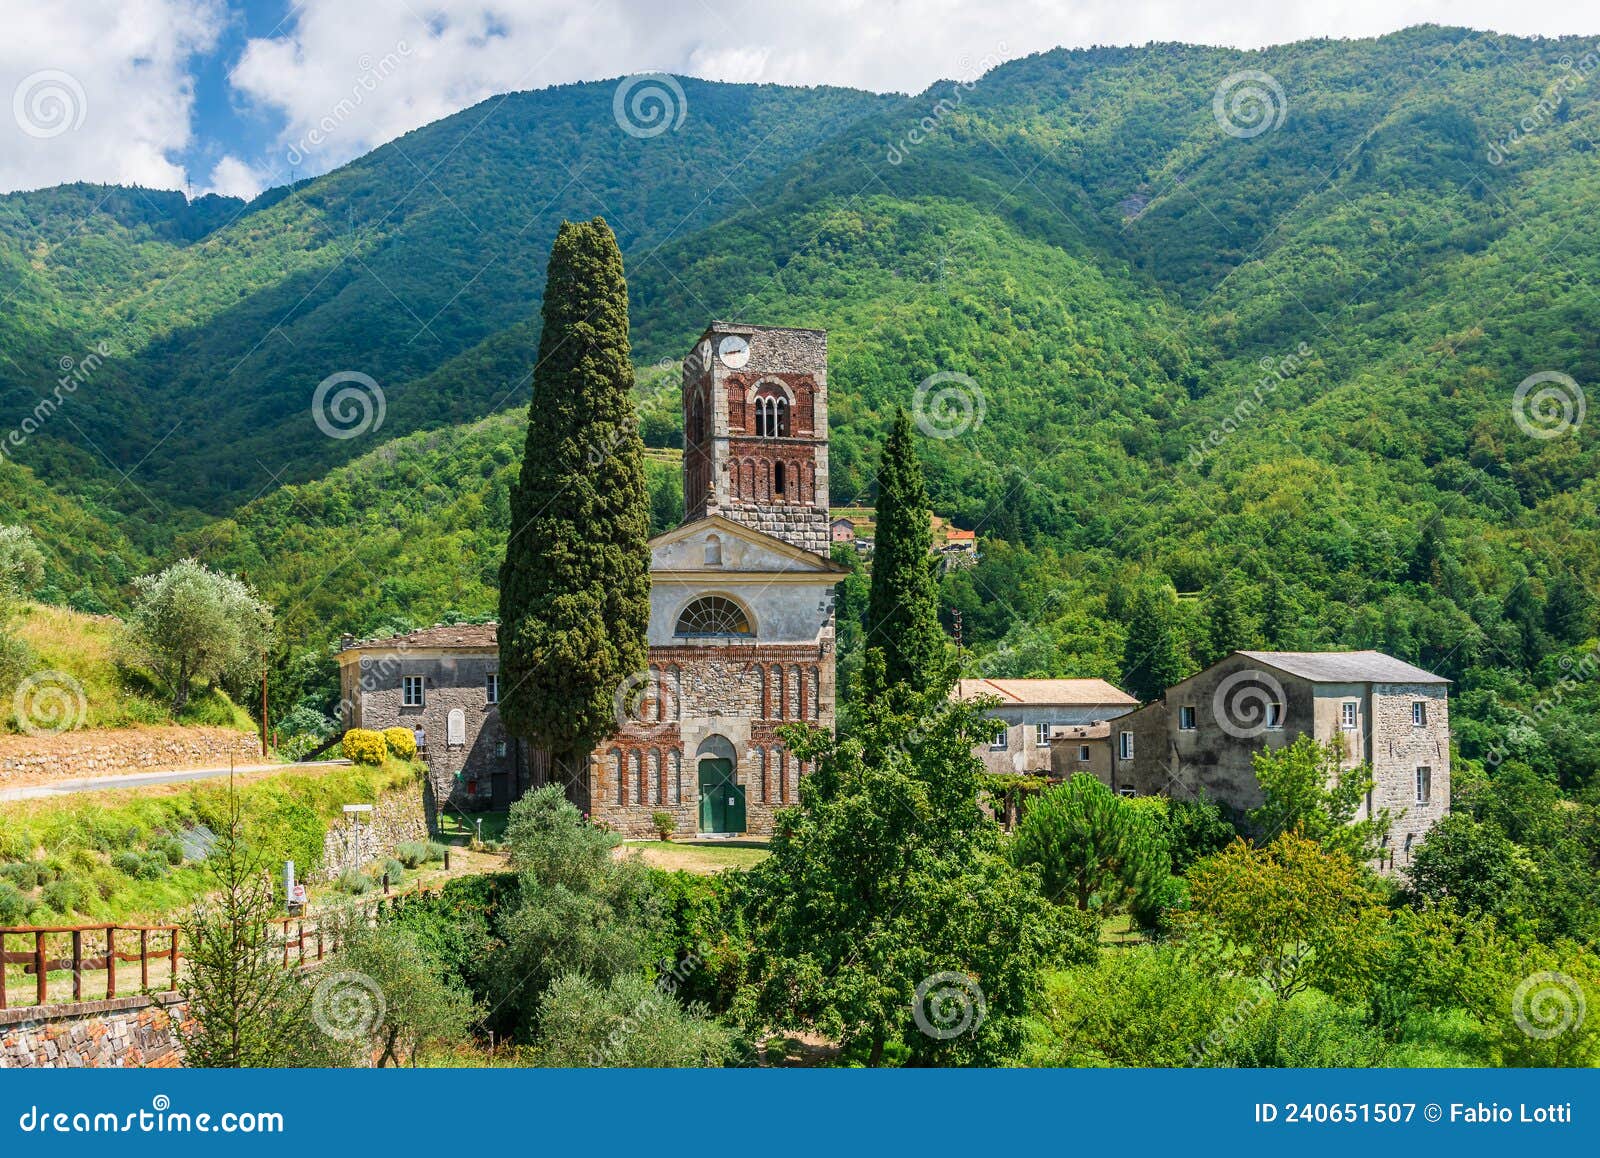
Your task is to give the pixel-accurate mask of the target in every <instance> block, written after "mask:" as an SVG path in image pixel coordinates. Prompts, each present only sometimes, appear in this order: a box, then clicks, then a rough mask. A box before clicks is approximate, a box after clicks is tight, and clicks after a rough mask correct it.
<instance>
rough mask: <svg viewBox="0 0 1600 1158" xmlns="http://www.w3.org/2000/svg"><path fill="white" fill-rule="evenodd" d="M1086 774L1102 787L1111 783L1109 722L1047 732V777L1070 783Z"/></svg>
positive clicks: (1069, 726)
mask: <svg viewBox="0 0 1600 1158" xmlns="http://www.w3.org/2000/svg"><path fill="white" fill-rule="evenodd" d="M1080 772H1087V773H1088V774H1089V775H1091V776H1093V777H1094V778H1095V779H1097V780H1099V781H1100V782H1101V783H1102V784H1107V785H1109V784H1110V783H1111V722H1110V721H1109V720H1098V721H1096V722H1095V723H1092V724H1068V725H1065V726H1061V725H1057V726H1056V727H1054V728H1052V729H1051V731H1050V776H1051V779H1054V780H1070V779H1071V778H1072V777H1074V776H1076V775H1077V774H1078V773H1080Z"/></svg>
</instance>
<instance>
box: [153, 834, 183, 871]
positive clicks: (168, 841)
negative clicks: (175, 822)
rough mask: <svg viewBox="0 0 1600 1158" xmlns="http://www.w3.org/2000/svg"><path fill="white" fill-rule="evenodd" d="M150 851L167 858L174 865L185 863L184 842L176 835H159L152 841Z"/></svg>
mask: <svg viewBox="0 0 1600 1158" xmlns="http://www.w3.org/2000/svg"><path fill="white" fill-rule="evenodd" d="M150 851H151V852H153V853H156V854H158V855H160V856H163V857H165V858H166V861H167V863H168V864H169V865H172V866H174V867H176V866H178V865H180V864H182V863H183V844H182V842H181V841H179V840H178V838H177V837H175V836H163V837H158V838H157V839H155V840H152V841H151V842H150Z"/></svg>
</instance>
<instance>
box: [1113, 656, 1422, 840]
mask: <svg viewBox="0 0 1600 1158" xmlns="http://www.w3.org/2000/svg"><path fill="white" fill-rule="evenodd" d="M1449 687H1450V681H1449V680H1447V679H1445V678H1444V677H1442V676H1437V675H1434V674H1433V673H1431V672H1427V671H1424V670H1423V669H1421V668H1419V667H1414V666H1412V665H1411V664H1408V663H1405V662H1404V661H1402V660H1398V659H1396V658H1394V657H1393V656H1391V655H1385V654H1384V653H1382V652H1378V651H1344V652H1296V651H1236V652H1234V653H1232V654H1231V655H1229V656H1227V657H1225V658H1223V659H1221V660H1219V661H1218V662H1217V663H1215V664H1213V665H1212V666H1211V667H1209V668H1207V669H1206V670H1205V671H1202V672H1199V673H1197V674H1195V675H1193V676H1190V677H1189V678H1188V679H1186V680H1183V681H1181V682H1180V683H1178V684H1175V685H1174V686H1173V687H1171V688H1169V689H1168V690H1167V692H1166V693H1165V694H1164V695H1163V696H1162V697H1161V698H1160V699H1158V700H1155V701H1152V702H1151V703H1149V704H1146V705H1145V706H1144V707H1142V708H1140V709H1139V710H1138V711H1136V712H1132V713H1130V714H1129V715H1127V716H1125V717H1124V718H1122V719H1121V720H1119V721H1117V723H1116V725H1115V727H1114V728H1113V731H1114V732H1115V742H1114V743H1113V760H1112V780H1111V784H1112V787H1113V788H1116V789H1118V790H1119V791H1124V790H1126V791H1132V792H1136V793H1139V794H1146V793H1162V794H1165V795H1169V796H1178V797H1192V796H1195V795H1197V794H1199V793H1202V792H1203V793H1205V794H1206V795H1209V796H1210V797H1212V798H1213V799H1215V800H1217V801H1219V802H1220V803H1222V804H1223V805H1225V806H1227V807H1228V808H1230V809H1233V810H1234V811H1236V812H1243V811H1245V810H1247V809H1251V808H1255V807H1257V806H1259V805H1260V803H1261V800H1262V796H1261V786H1260V784H1259V783H1258V782H1257V781H1256V777H1255V771H1254V765H1253V763H1252V757H1253V756H1254V755H1255V753H1257V752H1260V751H1261V750H1263V749H1265V748H1279V747H1283V746H1286V745H1288V744H1292V743H1293V742H1294V741H1295V739H1296V738H1297V737H1299V736H1302V735H1309V736H1311V737H1312V738H1313V739H1315V740H1316V741H1317V742H1318V743H1322V744H1328V743H1336V744H1338V745H1340V747H1341V748H1342V750H1343V752H1344V761H1345V764H1346V765H1347V766H1354V765H1357V764H1361V763H1367V764H1370V765H1371V767H1372V776H1373V779H1374V781H1375V782H1376V785H1375V787H1374V788H1373V790H1372V791H1371V792H1369V793H1368V794H1367V798H1366V800H1365V801H1364V802H1363V804H1362V812H1361V815H1362V816H1363V817H1366V816H1372V815H1375V814H1376V813H1377V812H1379V811H1382V810H1383V809H1385V808H1387V809H1388V810H1389V813H1390V816H1391V817H1392V819H1393V828H1392V830H1391V834H1390V838H1389V847H1388V850H1387V851H1386V852H1385V854H1384V860H1385V863H1386V865H1387V866H1388V867H1404V866H1405V865H1407V864H1409V863H1410V861H1411V855H1412V852H1413V851H1414V849H1415V848H1416V846H1417V844H1418V843H1420V842H1421V841H1422V839H1423V838H1424V837H1425V836H1426V834H1427V832H1428V830H1429V829H1430V828H1432V827H1433V826H1434V825H1435V824H1436V823H1438V821H1439V819H1440V817H1442V816H1444V815H1445V814H1446V813H1447V812H1449V810H1450V705H1449Z"/></svg>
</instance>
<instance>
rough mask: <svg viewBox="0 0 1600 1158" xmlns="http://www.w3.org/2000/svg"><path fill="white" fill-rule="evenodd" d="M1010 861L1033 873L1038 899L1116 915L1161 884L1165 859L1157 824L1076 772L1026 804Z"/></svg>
mask: <svg viewBox="0 0 1600 1158" xmlns="http://www.w3.org/2000/svg"><path fill="white" fill-rule="evenodd" d="M1009 848H1010V853H1011V859H1012V861H1013V862H1014V863H1016V864H1017V865H1019V866H1021V865H1029V866H1032V867H1033V868H1034V869H1035V870H1037V872H1038V873H1039V878H1040V880H1041V882H1042V883H1043V887H1044V895H1045V896H1047V897H1049V898H1050V899H1051V900H1053V901H1056V902H1057V903H1058V904H1059V903H1063V902H1070V903H1071V904H1073V905H1075V906H1077V908H1079V909H1081V910H1087V909H1088V908H1089V906H1090V903H1091V902H1093V901H1094V900H1095V899H1096V898H1098V899H1099V902H1100V905H1099V907H1100V909H1101V911H1103V912H1107V913H1109V912H1114V911H1116V910H1118V909H1120V908H1122V907H1123V906H1124V905H1125V904H1127V903H1129V902H1130V901H1135V900H1136V899H1137V898H1139V897H1140V896H1142V895H1144V894H1147V893H1149V892H1150V891H1151V890H1153V889H1154V888H1156V887H1157V886H1158V885H1160V884H1161V883H1162V882H1163V881H1165V880H1166V878H1167V876H1168V874H1169V872H1170V868H1171V854H1170V851H1169V850H1168V847H1167V842H1166V838H1165V837H1164V836H1163V835H1162V832H1161V821H1160V817H1159V816H1158V815H1157V814H1156V813H1154V812H1152V811H1151V810H1150V809H1148V808H1141V807H1139V806H1137V805H1136V804H1134V803H1133V802H1132V801H1129V800H1125V799H1123V798H1122V797H1120V796H1118V795H1117V794H1116V793H1114V792H1112V791H1111V789H1109V788H1107V787H1106V786H1105V785H1104V784H1102V783H1101V782H1100V781H1099V780H1098V779H1097V778H1095V777H1094V776H1092V775H1090V774H1089V773H1087V772H1080V773H1078V774H1077V775H1076V776H1074V777H1072V779H1070V780H1068V781H1066V782H1065V783H1064V784H1057V785H1055V786H1053V787H1050V788H1047V789H1045V790H1044V791H1043V792H1042V793H1040V794H1039V795H1038V796H1037V797H1035V798H1034V799H1033V800H1032V801H1030V802H1029V804H1028V809H1027V811H1026V812H1025V813H1024V814H1023V817H1022V823H1021V824H1019V825H1018V826H1017V831H1016V833H1015V834H1014V835H1013V837H1012V838H1011V843H1010V846H1009Z"/></svg>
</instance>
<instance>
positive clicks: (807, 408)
mask: <svg viewBox="0 0 1600 1158" xmlns="http://www.w3.org/2000/svg"><path fill="white" fill-rule="evenodd" d="M683 416H684V455H683V475H684V478H683V490H684V506H685V510H686V512H687V517H686V519H685V521H684V523H683V524H682V525H681V526H679V527H677V528H676V529H674V530H672V531H668V532H667V533H666V534H663V535H660V536H658V537H656V538H655V539H653V540H651V542H650V578H651V593H650V629H649V643H650V659H649V669H648V670H647V671H645V672H641V673H639V675H638V676H637V677H635V679H634V680H632V681H630V682H629V683H627V684H625V685H624V686H623V688H622V689H621V690H620V691H619V692H618V720H619V723H620V726H619V728H618V731H617V733H616V734H615V735H614V736H612V737H610V738H609V739H607V740H606V741H605V742H604V743H602V744H601V745H599V746H598V747H597V748H596V749H595V750H594V752H593V753H592V754H591V756H590V759H589V764H588V768H587V769H585V770H584V773H583V775H582V777H581V780H579V781H578V782H575V783H572V784H569V786H568V790H569V793H571V794H572V796H573V798H574V799H575V800H577V801H579V802H580V805H581V806H582V807H584V808H586V809H587V811H588V812H589V813H590V814H591V815H592V816H593V817H595V818H596V819H597V820H601V821H604V822H605V823H607V824H610V825H611V826H612V827H614V828H616V829H617V830H618V831H621V832H623V833H625V834H627V835H629V836H649V835H652V834H653V833H654V832H655V826H654V822H653V820H652V817H653V815H654V814H655V813H657V812H666V813H669V814H670V815H671V816H672V818H673V821H674V824H675V830H676V831H677V832H678V833H682V834H688V835H693V834H695V833H741V832H742V833H750V834H766V833H770V832H771V831H772V817H773V812H774V811H775V810H776V809H777V808H780V807H782V806H783V805H785V804H793V803H796V802H797V801H798V799H799V779H800V776H801V775H802V774H803V773H804V772H805V771H807V770H808V769H806V768H804V767H802V766H801V764H800V762H799V761H797V760H796V759H795V758H794V757H793V756H792V755H791V754H790V753H789V751H788V750H787V749H786V748H785V747H784V744H783V742H782V740H780V739H779V738H778V734H777V729H778V728H780V727H782V726H783V725H785V724H791V723H799V722H802V721H803V722H807V723H810V724H813V725H815V726H817V727H820V728H825V729H828V730H830V731H831V730H832V728H833V722H834V629H833V594H834V586H835V585H836V584H837V583H838V582H839V579H840V578H841V577H842V576H843V575H844V574H846V571H845V569H844V568H842V567H839V566H838V565H837V564H835V563H834V562H833V561H832V560H831V559H830V558H829V544H830V541H831V538H832V536H831V528H830V525H829V519H828V361H827V335H826V334H825V333H823V332H822V331H821V330H802V329H779V328H775V327H767V326H746V325H734V324H729V323H725V322H716V323H713V324H712V326H711V328H710V329H708V330H707V331H706V332H705V333H704V334H703V335H702V336H701V338H700V340H699V341H698V342H697V343H696V345H695V348H694V350H693V351H692V352H691V353H690V355H689V357H688V358H687V359H686V360H685V363H684V371H683Z"/></svg>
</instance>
